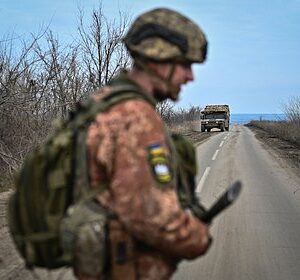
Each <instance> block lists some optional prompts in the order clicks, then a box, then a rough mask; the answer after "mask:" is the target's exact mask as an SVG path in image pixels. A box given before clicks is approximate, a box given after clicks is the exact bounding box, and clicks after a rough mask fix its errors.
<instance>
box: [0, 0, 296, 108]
mask: <svg viewBox="0 0 300 280" xmlns="http://www.w3.org/2000/svg"><path fill="white" fill-rule="evenodd" d="M99 3H100V2H99V1H98V0H39V1H37V0H0V15H1V16H0V40H1V38H4V37H5V36H6V35H7V34H14V35H16V36H17V37H22V36H28V35H29V34H30V33H36V32H38V31H39V30H40V29H41V28H43V27H45V26H48V27H49V28H50V29H51V30H52V31H53V33H54V34H55V35H57V36H58V38H59V39H60V40H63V41H66V42H68V41H71V40H72V38H74V37H75V36H76V34H77V31H76V27H77V24H78V7H81V8H83V9H84V11H85V14H86V15H88V16H89V14H90V13H91V12H92V9H93V8H97V7H98V6H99ZM157 7H168V8H171V9H174V10H177V11H179V12H181V13H183V14H184V15H186V16H188V17H189V18H191V19H192V20H193V21H195V22H196V23H197V24H199V25H200V27H201V28H202V29H203V30H204V32H205V34H206V36H207V39H208V42H209V48H208V57H207V60H206V62H205V63H204V64H201V65H195V66H193V70H194V74H195V81H193V82H191V83H189V84H188V85H186V86H184V87H183V90H182V93H181V98H180V101H179V102H178V103H177V105H176V107H180V108H189V107H190V106H200V107H204V106H205V105H206V104H229V105H230V108H231V112H232V113H258V114H263V113H276V114H279V113H282V111H283V107H284V104H286V103H287V102H288V100H289V99H290V98H291V97H293V96H300V77H299V73H300V27H299V26H300V0H263V1H262V0H226V1H224V0H165V1H164V0H147V1H141V0H131V1H130V0H102V8H103V11H104V13H105V15H106V16H107V18H108V19H111V20H113V19H117V18H118V16H119V11H120V12H122V13H126V14H128V15H129V16H130V17H131V18H132V19H133V20H134V19H135V18H136V17H137V16H138V15H139V14H140V13H142V12H145V11H148V10H150V9H153V8H157Z"/></svg>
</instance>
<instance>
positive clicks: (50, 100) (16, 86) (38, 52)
mask: <svg viewBox="0 0 300 280" xmlns="http://www.w3.org/2000/svg"><path fill="white" fill-rule="evenodd" d="M119 17H120V20H119V21H118V22H117V21H116V20H112V21H109V20H108V19H107V18H106V17H105V16H104V15H103V13H102V10H101V8H99V9H98V10H93V11H92V17H91V22H90V24H86V25H85V24H84V22H86V21H84V18H83V13H81V14H80V17H79V27H78V32H79V34H78V35H79V37H78V38H79V39H78V40H77V41H75V42H73V43H72V44H62V43H61V41H60V40H59V38H58V37H57V36H55V35H54V34H53V33H52V32H51V30H50V29H45V30H44V31H42V32H40V34H39V35H32V34H31V36H30V39H28V40H26V41H25V40H24V39H22V38H19V37H16V36H11V37H10V38H6V39H3V40H0V174H1V175H2V174H4V173H6V174H7V173H13V172H14V171H15V170H16V169H18V167H19V165H20V163H21V162H22V160H23V157H24V156H25V155H26V154H28V152H29V151H30V150H32V149H33V147H35V146H36V145H37V144H38V143H40V142H41V141H43V139H44V138H45V137H46V135H47V134H48V133H49V129H50V127H51V126H50V124H51V122H52V120H53V119H54V118H56V117H63V118H65V117H67V115H68V112H69V111H70V109H72V108H73V107H74V105H75V103H76V102H78V101H79V100H81V99H82V98H85V97H86V96H87V95H89V93H90V92H91V91H92V90H93V89H94V88H96V87H99V86H101V85H103V84H104V83H107V82H108V81H109V80H110V79H111V77H112V76H113V75H115V73H116V72H117V71H118V70H119V69H120V68H121V67H126V66H127V65H128V64H129V63H130V60H129V56H128V55H127V52H126V50H125V49H124V47H123V46H122V44H121V38H122V37H123V35H124V32H125V29H126V26H127V24H128V17H126V16H124V15H123V14H122V13H119ZM16 45H18V46H17V47H16ZM20 45H21V47H20ZM0 177H1V176H0Z"/></svg>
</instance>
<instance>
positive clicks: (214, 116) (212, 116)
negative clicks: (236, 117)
mask: <svg viewBox="0 0 300 280" xmlns="http://www.w3.org/2000/svg"><path fill="white" fill-rule="evenodd" d="M204 118H205V119H226V116H225V114H222V113H211V114H206V115H204Z"/></svg>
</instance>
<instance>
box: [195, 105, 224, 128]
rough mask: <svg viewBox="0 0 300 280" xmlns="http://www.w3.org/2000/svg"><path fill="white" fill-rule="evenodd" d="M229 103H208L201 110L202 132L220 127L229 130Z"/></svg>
mask: <svg viewBox="0 0 300 280" xmlns="http://www.w3.org/2000/svg"><path fill="white" fill-rule="evenodd" d="M229 121H230V110H229V105H217V104H214V105H206V106H205V108H204V110H202V111H201V132H204V131H205V130H207V131H210V130H211V129H212V128H219V129H220V130H221V131H224V130H226V131H228V130H229Z"/></svg>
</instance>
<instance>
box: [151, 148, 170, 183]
mask: <svg viewBox="0 0 300 280" xmlns="http://www.w3.org/2000/svg"><path fill="white" fill-rule="evenodd" d="M148 152H149V162H150V165H151V169H152V171H153V174H154V177H155V179H156V180H157V181H158V182H159V183H162V184H166V183H169V182H170V181H171V180H172V172H171V168H170V164H169V159H168V157H167V153H166V150H165V149H164V148H163V147H162V146H161V145H160V144H152V145H150V146H149V148H148Z"/></svg>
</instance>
